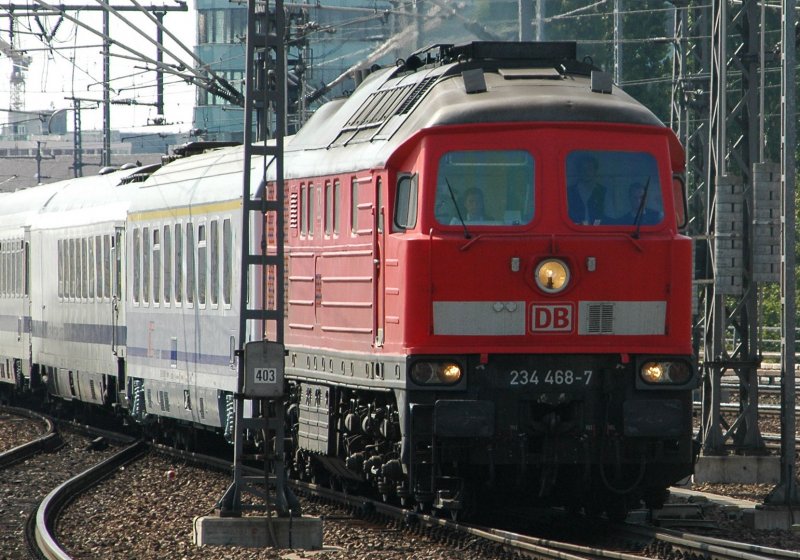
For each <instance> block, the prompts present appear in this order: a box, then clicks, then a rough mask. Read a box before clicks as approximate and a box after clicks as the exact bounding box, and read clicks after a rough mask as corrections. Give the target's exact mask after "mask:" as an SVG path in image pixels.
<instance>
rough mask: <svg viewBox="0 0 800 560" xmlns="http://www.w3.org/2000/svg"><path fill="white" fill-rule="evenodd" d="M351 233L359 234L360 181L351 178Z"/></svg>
mask: <svg viewBox="0 0 800 560" xmlns="http://www.w3.org/2000/svg"><path fill="white" fill-rule="evenodd" d="M350 233H351V234H352V235H358V182H356V179H355V177H353V178H352V179H351V180H350Z"/></svg>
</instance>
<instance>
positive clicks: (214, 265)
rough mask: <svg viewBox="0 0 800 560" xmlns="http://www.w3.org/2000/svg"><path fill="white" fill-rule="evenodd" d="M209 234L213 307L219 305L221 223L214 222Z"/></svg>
mask: <svg viewBox="0 0 800 560" xmlns="http://www.w3.org/2000/svg"><path fill="white" fill-rule="evenodd" d="M210 227H211V231H210V232H209V235H210V237H211V238H210V239H209V243H210V244H211V271H210V272H211V292H210V294H209V295H210V298H211V305H217V304H218V303H219V222H218V221H217V220H212V221H211V224H210Z"/></svg>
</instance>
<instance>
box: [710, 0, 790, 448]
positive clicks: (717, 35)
mask: <svg viewBox="0 0 800 560" xmlns="http://www.w3.org/2000/svg"><path fill="white" fill-rule="evenodd" d="M758 14H759V2H758V0H745V1H744V2H741V3H740V4H734V5H731V6H729V2H728V0H715V1H714V2H713V3H712V26H711V27H712V30H711V65H710V87H709V127H708V138H709V141H708V159H709V161H708V167H707V169H708V174H707V196H706V201H707V208H708V211H707V215H706V236H707V239H708V241H709V245H708V249H707V250H708V252H709V254H708V258H707V261H708V262H709V263H710V264H711V266H712V268H713V283H709V284H707V285H706V288H705V291H704V292H705V305H704V307H705V321H704V327H705V334H704V357H705V358H704V368H705V371H706V377H705V385H704V410H703V452H704V453H705V454H706V455H723V454H725V453H727V451H728V450H734V451H736V452H737V453H746V454H763V453H765V452H766V449H765V445H764V441H763V439H762V438H761V434H760V431H759V428H758V372H757V368H758V366H759V365H760V349H759V347H758V346H759V345H758V313H757V306H758V299H757V294H758V291H757V289H758V282H768V281H775V280H777V276H775V275H774V274H773V272H775V271H776V269H775V267H774V264H776V263H777V261H775V263H770V262H769V259H768V258H767V259H766V260H765V261H764V262H760V261H759V258H760V257H759V255H763V254H766V253H770V252H772V250H773V247H774V245H775V242H776V239H774V238H772V239H770V237H769V235H762V233H763V232H762V230H763V228H760V226H759V216H761V215H769V213H770V212H772V211H773V209H774V208H773V206H774V199H775V197H774V190H775V186H776V182H775V181H774V177H773V172H774V166H772V167H771V166H770V165H768V164H765V163H764V162H761V161H759V157H760V149H759V148H760V147H759V142H760V139H759V131H760V130H761V119H762V118H763V115H761V114H760V108H759V95H758V94H759V84H758V82H759V80H758V77H759V69H760V61H761V60H762V57H760V56H759V48H760V46H759V45H760V40H759V37H760V33H761V31H762V30H761V29H760V27H759V17H758ZM729 30H735V31H738V33H739V35H738V36H737V35H734V34H733V33H731V34H730V35H729ZM732 45H734V46H735V48H733V49H729V47H730V46H732ZM734 76H735V77H736V78H737V79H738V80H739V83H738V86H739V87H737V88H734V87H732V86H731V82H734V81H735V80H729V77H734ZM756 228H759V229H758V233H759V235H756V234H755V233H756V231H755V230H756ZM757 261H758V262H757ZM770 267H772V268H770ZM765 271H766V272H765ZM728 371H732V372H734V373H735V374H736V375H737V377H738V381H739V387H740V410H739V415H738V417H737V418H736V420H735V421H734V422H733V424H730V425H728V424H726V423H725V420H724V419H723V418H722V416H721V413H720V406H719V404H720V401H721V378H722V375H723V374H724V373H726V372H728Z"/></svg>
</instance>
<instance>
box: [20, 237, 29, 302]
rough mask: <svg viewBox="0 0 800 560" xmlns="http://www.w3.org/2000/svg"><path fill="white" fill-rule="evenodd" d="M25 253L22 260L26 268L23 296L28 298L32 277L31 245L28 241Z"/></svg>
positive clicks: (23, 279) (23, 280)
mask: <svg viewBox="0 0 800 560" xmlns="http://www.w3.org/2000/svg"><path fill="white" fill-rule="evenodd" d="M24 251H25V252H24V253H23V255H22V258H23V259H24V261H25V266H24V268H23V269H24V270H25V275H24V276H23V278H22V295H23V296H26V297H27V296H28V294H29V293H30V277H31V244H30V243H28V242H27V241H26V242H25V244H24Z"/></svg>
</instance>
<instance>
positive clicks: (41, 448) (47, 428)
mask: <svg viewBox="0 0 800 560" xmlns="http://www.w3.org/2000/svg"><path fill="white" fill-rule="evenodd" d="M0 414H3V415H7V416H18V417H22V418H26V419H29V420H31V421H33V422H37V423H40V424H42V425H43V426H44V432H45V433H44V435H42V436H39V437H36V438H34V439H32V440H30V441H28V442H27V443H23V444H21V445H17V446H15V447H12V448H11V449H7V450H5V451H2V452H0V470H3V469H6V468H8V467H10V466H11V465H15V464H17V463H20V462H22V461H24V460H26V459H28V458H29V457H32V456H33V455H36V454H37V453H42V452H47V451H53V450H54V449H56V448H58V447H59V446H60V445H62V444H63V440H62V439H61V435H60V434H59V433H58V430H56V426H55V424H54V422H53V421H52V420H51V419H50V418H48V417H47V416H44V415H41V414H38V413H36V412H32V411H30V410H27V409H24V408H13V407H8V406H0Z"/></svg>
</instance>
